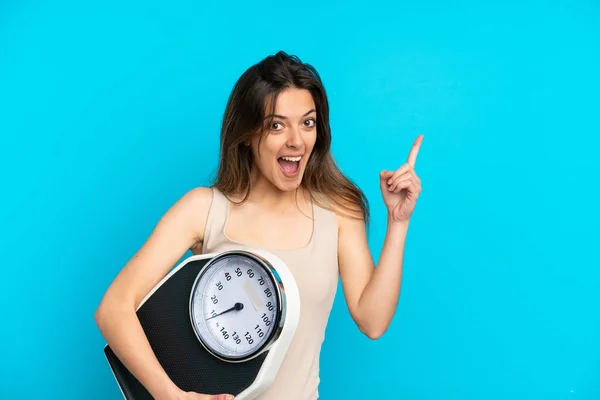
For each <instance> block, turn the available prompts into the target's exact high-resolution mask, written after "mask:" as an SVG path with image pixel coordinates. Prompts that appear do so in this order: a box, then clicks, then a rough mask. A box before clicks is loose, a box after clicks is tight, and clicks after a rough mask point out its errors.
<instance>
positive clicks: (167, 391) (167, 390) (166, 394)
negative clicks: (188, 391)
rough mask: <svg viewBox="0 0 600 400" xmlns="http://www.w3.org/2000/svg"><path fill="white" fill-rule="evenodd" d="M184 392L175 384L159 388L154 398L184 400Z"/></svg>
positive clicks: (153, 394) (155, 391) (154, 391)
mask: <svg viewBox="0 0 600 400" xmlns="http://www.w3.org/2000/svg"><path fill="white" fill-rule="evenodd" d="M183 394H184V392H183V390H181V389H180V388H179V387H178V386H177V385H175V384H174V383H173V382H169V383H167V384H164V385H160V386H157V387H156V388H155V389H154V390H153V393H152V397H153V398H155V399H157V400H180V399H183Z"/></svg>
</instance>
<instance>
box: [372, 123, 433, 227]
mask: <svg viewBox="0 0 600 400" xmlns="http://www.w3.org/2000/svg"><path fill="white" fill-rule="evenodd" d="M422 141H423V135H419V136H418V137H417V139H416V140H415V142H414V144H413V146H412V149H411V150H410V153H409V155H408V161H407V162H406V164H403V165H402V166H401V167H400V168H398V169H397V170H396V171H387V170H384V171H381V172H380V174H379V178H380V188H381V194H382V196H383V202H384V203H385V206H386V207H387V209H388V215H389V216H390V218H392V219H393V220H394V221H398V222H400V221H408V220H409V219H410V217H411V215H412V213H413V211H414V209H415V206H416V204H417V198H418V197H419V194H420V193H421V179H419V177H418V176H417V173H416V172H415V164H416V162H417V154H418V153H419V147H421V142H422Z"/></svg>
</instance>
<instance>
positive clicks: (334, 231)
mask: <svg viewBox="0 0 600 400" xmlns="http://www.w3.org/2000/svg"><path fill="white" fill-rule="evenodd" d="M314 224H315V226H314V235H315V237H314V238H313V244H315V245H316V246H317V247H318V249H319V251H325V252H328V253H333V254H337V247H338V224H337V217H336V214H335V213H334V212H333V211H331V210H328V209H326V208H322V207H321V206H319V205H317V204H314Z"/></svg>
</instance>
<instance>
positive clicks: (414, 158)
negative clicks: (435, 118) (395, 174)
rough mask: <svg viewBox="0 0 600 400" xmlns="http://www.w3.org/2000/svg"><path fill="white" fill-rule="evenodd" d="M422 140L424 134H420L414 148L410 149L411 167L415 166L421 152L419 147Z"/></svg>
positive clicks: (409, 159)
mask: <svg viewBox="0 0 600 400" xmlns="http://www.w3.org/2000/svg"><path fill="white" fill-rule="evenodd" d="M421 142H423V135H419V136H418V137H417V140H415V143H414V144H413V147H412V149H410V154H409V155H408V164H409V165H410V166H411V167H413V168H414V167H415V163H416V162H417V154H419V147H421Z"/></svg>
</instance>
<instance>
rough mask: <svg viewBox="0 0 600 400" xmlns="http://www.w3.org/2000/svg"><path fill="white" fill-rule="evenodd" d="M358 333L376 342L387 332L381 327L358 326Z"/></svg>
mask: <svg viewBox="0 0 600 400" xmlns="http://www.w3.org/2000/svg"><path fill="white" fill-rule="evenodd" d="M360 331H361V332H362V333H363V334H364V335H365V336H366V337H368V338H369V339H371V340H377V339H379V338H381V337H382V336H383V335H384V334H385V332H386V331H387V327H385V326H381V325H379V326H378V325H375V324H373V325H366V324H365V325H362V326H360Z"/></svg>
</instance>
